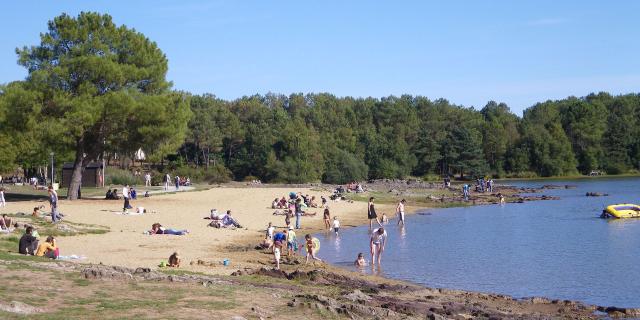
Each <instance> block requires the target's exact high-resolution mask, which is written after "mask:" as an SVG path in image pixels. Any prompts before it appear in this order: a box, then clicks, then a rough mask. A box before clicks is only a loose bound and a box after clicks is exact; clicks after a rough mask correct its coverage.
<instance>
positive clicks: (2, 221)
mask: <svg viewBox="0 0 640 320" xmlns="http://www.w3.org/2000/svg"><path fill="white" fill-rule="evenodd" d="M11 227H12V224H11V218H9V217H7V214H6V213H3V214H2V218H0V229H2V230H9V229H10V228H11Z"/></svg>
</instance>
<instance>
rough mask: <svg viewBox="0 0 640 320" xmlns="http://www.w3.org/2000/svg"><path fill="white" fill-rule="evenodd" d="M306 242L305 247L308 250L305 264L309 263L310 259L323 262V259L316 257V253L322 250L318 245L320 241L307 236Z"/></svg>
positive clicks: (305, 237)
mask: <svg viewBox="0 0 640 320" xmlns="http://www.w3.org/2000/svg"><path fill="white" fill-rule="evenodd" d="M304 240H305V247H306V249H307V260H306V261H305V264H307V263H309V258H312V259H313V260H318V261H320V262H322V259H320V258H318V257H316V253H318V250H319V249H320V248H318V245H317V243H318V240H317V239H314V238H312V237H311V235H310V234H307V235H305V236H304Z"/></svg>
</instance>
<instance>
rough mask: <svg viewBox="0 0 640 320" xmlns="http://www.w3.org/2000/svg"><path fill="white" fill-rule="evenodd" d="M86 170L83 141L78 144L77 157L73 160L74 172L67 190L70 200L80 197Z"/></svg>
mask: <svg viewBox="0 0 640 320" xmlns="http://www.w3.org/2000/svg"><path fill="white" fill-rule="evenodd" d="M83 172H84V150H83V148H82V142H79V143H78V146H76V159H75V160H74V161H73V173H72V174H71V183H70V184H69V190H68V191H67V199H68V200H76V199H79V198H80V197H79V196H80V185H81V184H82V173H83Z"/></svg>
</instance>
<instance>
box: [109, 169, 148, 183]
mask: <svg viewBox="0 0 640 320" xmlns="http://www.w3.org/2000/svg"><path fill="white" fill-rule="evenodd" d="M104 180H105V185H126V184H128V185H136V184H144V181H143V180H142V177H136V176H134V175H133V173H132V172H131V171H129V170H123V169H118V168H107V170H106V171H105V178H104Z"/></svg>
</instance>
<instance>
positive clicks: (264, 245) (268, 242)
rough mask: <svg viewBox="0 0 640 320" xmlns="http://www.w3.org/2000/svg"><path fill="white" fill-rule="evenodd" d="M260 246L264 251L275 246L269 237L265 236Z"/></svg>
mask: <svg viewBox="0 0 640 320" xmlns="http://www.w3.org/2000/svg"><path fill="white" fill-rule="evenodd" d="M258 246H259V247H260V248H262V249H271V246H273V240H271V239H269V237H268V236H265V237H264V239H263V240H262V242H260V244H259V245H258Z"/></svg>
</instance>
